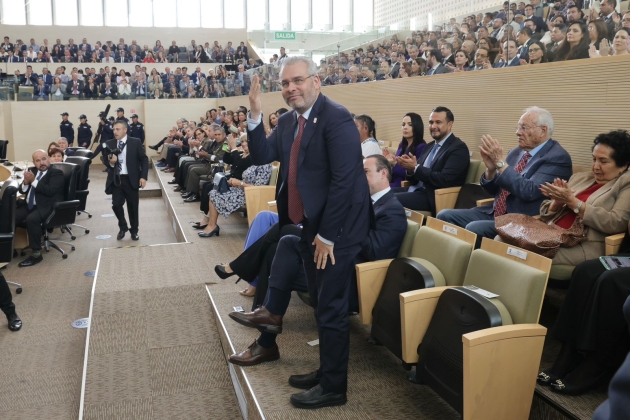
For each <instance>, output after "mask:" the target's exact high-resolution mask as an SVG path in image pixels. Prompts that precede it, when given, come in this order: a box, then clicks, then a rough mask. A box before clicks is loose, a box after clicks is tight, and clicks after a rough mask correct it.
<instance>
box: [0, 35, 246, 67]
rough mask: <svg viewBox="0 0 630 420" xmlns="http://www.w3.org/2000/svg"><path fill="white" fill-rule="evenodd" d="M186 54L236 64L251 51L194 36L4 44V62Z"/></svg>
mask: <svg viewBox="0 0 630 420" xmlns="http://www.w3.org/2000/svg"><path fill="white" fill-rule="evenodd" d="M180 53H184V54H185V55H186V56H187V60H189V61H191V62H196V63H235V62H237V61H238V60H242V61H243V62H244V63H247V62H248V61H249V52H248V49H247V47H246V46H245V43H244V42H242V41H241V43H240V45H239V46H238V47H236V49H234V48H233V46H232V42H231V41H229V42H228V43H227V46H226V47H225V48H223V47H222V46H221V45H220V44H219V41H214V43H213V45H212V46H210V43H209V42H206V43H205V44H204V45H201V44H197V43H196V41H195V40H194V39H193V40H191V41H190V44H189V45H188V46H185V47H179V46H177V42H176V41H172V42H171V45H170V46H168V47H164V46H163V45H162V42H161V41H159V40H157V41H156V42H155V46H154V47H153V48H150V47H149V45H146V44H145V45H144V47H140V45H138V42H137V41H136V40H135V39H134V40H133V41H131V44H129V45H127V44H126V43H125V40H124V39H123V38H120V40H119V42H118V45H114V43H113V42H112V41H107V42H106V43H105V44H104V45H103V44H102V43H101V42H100V41H97V42H96V44H94V47H92V45H91V44H90V43H89V42H88V40H87V38H83V40H82V42H81V44H78V45H77V44H75V43H74V40H73V39H72V38H70V39H69V40H68V43H67V44H62V43H61V39H57V40H56V43H55V44H54V45H48V39H44V40H43V42H42V44H41V45H38V44H37V43H36V41H35V39H34V38H31V39H30V43H29V44H28V45H27V44H25V43H24V42H22V40H21V39H18V40H17V41H16V42H15V44H13V43H11V39H10V38H9V37H8V36H5V37H4V43H2V44H1V45H0V61H4V62H45V63H47V62H50V63H53V62H54V63H58V62H63V63H77V62H78V63H101V62H102V63H108V64H110V63H169V62H178V61H180V60H179V54H180Z"/></svg>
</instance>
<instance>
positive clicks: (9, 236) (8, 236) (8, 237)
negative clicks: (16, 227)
mask: <svg viewBox="0 0 630 420" xmlns="http://www.w3.org/2000/svg"><path fill="white" fill-rule="evenodd" d="M14 236H15V233H14V232H2V233H0V242H8V241H12V240H13V237H14Z"/></svg>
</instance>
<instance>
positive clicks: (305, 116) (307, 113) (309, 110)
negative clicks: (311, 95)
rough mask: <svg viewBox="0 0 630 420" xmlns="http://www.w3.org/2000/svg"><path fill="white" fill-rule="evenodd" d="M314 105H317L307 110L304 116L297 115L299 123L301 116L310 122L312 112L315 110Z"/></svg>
mask: <svg viewBox="0 0 630 420" xmlns="http://www.w3.org/2000/svg"><path fill="white" fill-rule="evenodd" d="M314 105H315V104H313V105H312V106H311V107H310V108H309V109H307V110H306V111H305V112H304V113H303V114H297V118H298V121H299V119H300V116H302V117H304V118H305V119H306V121H308V117H309V115H311V110H312V109H313V106H314Z"/></svg>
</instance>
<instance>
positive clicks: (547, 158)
mask: <svg viewBox="0 0 630 420" xmlns="http://www.w3.org/2000/svg"><path fill="white" fill-rule="evenodd" d="M520 152H521V149H520V148H518V147H516V148H514V149H512V150H511V151H510V153H508V155H507V156H506V158H505V161H506V162H507V164H508V165H510V167H509V168H508V169H507V170H506V171H505V172H503V173H502V174H501V176H499V177H498V178H494V179H493V180H490V181H486V179H485V176H484V175H482V176H481V180H480V183H481V186H482V187H483V189H484V190H486V191H487V192H488V194H492V195H494V197H495V198H498V197H499V194H500V193H501V190H502V189H506V190H508V191H509V192H510V195H508V196H507V199H506V205H507V212H508V213H521V214H527V215H529V216H536V215H538V214H540V204H541V203H542V202H543V200H545V196H543V195H542V193H541V192H540V190H539V189H538V188H539V187H540V185H541V184H544V183H545V182H553V180H554V179H556V178H560V179H567V180H568V179H569V178H571V174H572V173H573V166H572V162H571V156H569V154H568V153H567V151H566V150H564V148H563V147H562V146H561V145H560V143H558V142H557V141H555V140H552V139H549V141H548V142H547V144H545V145H544V146H543V148H542V149H540V151H539V152H538V153H536V155H535V156H534V157H533V158H531V159H530V160H529V162H528V163H527V166H526V167H525V169H523V172H521V174H520V175H519V174H517V173H516V171H515V170H514V168H516V165H517V164H518V160H519V153H520ZM480 210H482V211H485V212H486V213H488V214H491V213H492V211H493V206H492V205H489V206H483V207H481V208H480Z"/></svg>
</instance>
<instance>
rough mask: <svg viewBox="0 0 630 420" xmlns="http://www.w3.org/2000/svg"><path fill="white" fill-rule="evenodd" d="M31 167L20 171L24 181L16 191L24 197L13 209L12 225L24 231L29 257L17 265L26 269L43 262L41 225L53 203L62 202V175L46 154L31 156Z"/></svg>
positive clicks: (38, 152) (43, 152)
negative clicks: (26, 237)
mask: <svg viewBox="0 0 630 420" xmlns="http://www.w3.org/2000/svg"><path fill="white" fill-rule="evenodd" d="M33 163H34V164H35V167H34V168H29V170H28V171H24V181H23V182H22V184H21V185H20V188H19V192H20V193H22V194H25V195H26V199H25V200H20V201H19V202H18V204H17V208H16V210H15V224H16V226H20V227H23V228H26V231H27V232H28V245H29V248H31V250H32V251H33V252H32V253H31V256H30V257H28V258H27V259H25V260H24V261H22V262H21V263H19V264H18V265H19V266H20V267H30V266H33V265H35V264H38V263H40V262H41V261H42V260H43V257H42V253H41V249H42V223H43V222H44V220H46V218H47V217H48V216H49V215H50V213H52V211H53V204H54V203H56V202H59V201H63V187H64V182H65V181H64V177H63V172H61V171H60V170H59V169H56V168H55V167H54V166H51V165H50V162H49V161H48V155H47V154H46V152H45V151H43V150H36V151H35V153H33Z"/></svg>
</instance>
